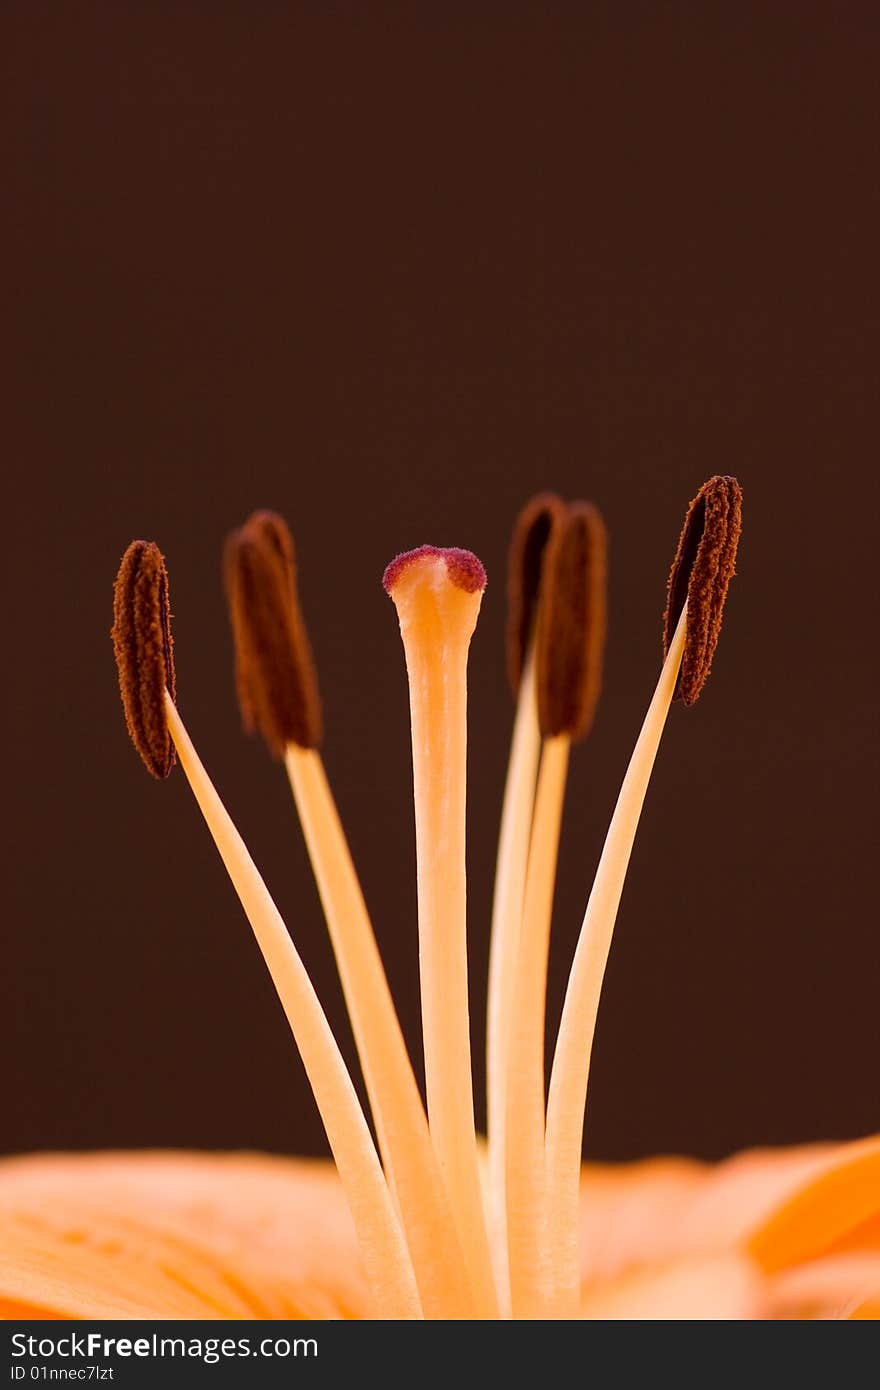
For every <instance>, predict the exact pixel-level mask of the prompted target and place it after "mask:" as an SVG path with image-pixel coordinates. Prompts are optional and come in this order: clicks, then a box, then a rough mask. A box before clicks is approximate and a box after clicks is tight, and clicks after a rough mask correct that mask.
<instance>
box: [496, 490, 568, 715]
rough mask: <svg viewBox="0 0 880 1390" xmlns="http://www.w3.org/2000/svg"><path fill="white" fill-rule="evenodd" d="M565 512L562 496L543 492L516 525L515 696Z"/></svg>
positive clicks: (510, 613)
mask: <svg viewBox="0 0 880 1390" xmlns="http://www.w3.org/2000/svg"><path fill="white" fill-rule="evenodd" d="M564 512H565V503H564V502H562V500H561V499H560V498H559V497H557V496H556V495H555V494H554V493H552V492H541V493H538V495H537V496H536V497H533V498H531V500H530V501H528V502H527V503H526V504H525V506H524V507H523V509H522V511H521V512H520V513H519V516H518V517H517V518H516V521H515V522H514V524H513V534H512V536H511V539H510V550H509V553H508V560H507V675H508V679H509V680H510V685H511V688H512V690H513V693H514V695H516V694H517V693H518V691H519V684H520V681H521V680H522V673H523V665H524V664H525V659H526V651H527V649H528V645H529V642H530V640H531V638H532V630H533V625H534V621H535V616H536V612H537V605H538V595H539V592H540V588H541V572H542V566H543V562H544V551H545V549H546V546H547V542H548V541H549V539H550V535H551V533H552V531H553V529H554V527H555V526H556V525H557V524H558V522H559V520H560V518H561V517H562V515H563V514H564Z"/></svg>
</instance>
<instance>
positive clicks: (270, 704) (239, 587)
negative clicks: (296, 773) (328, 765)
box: [224, 511, 323, 758]
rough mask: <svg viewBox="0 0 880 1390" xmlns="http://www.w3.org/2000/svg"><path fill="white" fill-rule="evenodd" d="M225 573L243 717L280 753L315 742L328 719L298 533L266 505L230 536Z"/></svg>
mask: <svg viewBox="0 0 880 1390" xmlns="http://www.w3.org/2000/svg"><path fill="white" fill-rule="evenodd" d="M224 578H225V583H226V596H227V600H228V603H229V616H230V622H231V626H232V635H233V642H234V645H235V672H236V687H237V690H238V700H239V706H240V709H241V716H242V723H243V724H244V727H245V728H246V729H247V731H248V732H253V731H254V730H257V731H258V732H259V733H260V734H262V736H263V738H264V739H265V741H266V744H267V746H268V748H269V750H270V752H271V753H272V754H273V756H275V757H277V758H280V757H282V756H283V754H284V750H285V748H286V746H287V744H288V743H296V744H298V745H299V746H300V747H301V748H315V747H317V746H318V745H319V744H320V742H321V737H322V733H323V721H322V715H321V698H320V694H319V691H318V678H317V673H316V671H315V665H314V661H313V658H312V650H311V645H310V643H309V639H308V633H307V632H306V626H305V622H304V620H303V617H302V613H301V611H300V606H299V600H298V597H297V591H296V566H295V561H294V549H293V541H292V539H291V535H290V532H289V530H288V528H287V525H286V523H285V521H284V519H283V518H282V517H280V516H279V515H278V514H277V513H275V512H268V511H260V512H254V514H253V515H252V516H251V517H250V518H249V519H248V521H246V522H245V524H244V526H242V527H241V528H240V529H239V530H237V531H234V532H233V534H232V535H231V536H230V537H229V538H228V540H227V542H226V549H225V552H224Z"/></svg>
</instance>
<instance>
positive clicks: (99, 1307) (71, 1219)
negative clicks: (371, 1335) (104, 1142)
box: [0, 1153, 370, 1318]
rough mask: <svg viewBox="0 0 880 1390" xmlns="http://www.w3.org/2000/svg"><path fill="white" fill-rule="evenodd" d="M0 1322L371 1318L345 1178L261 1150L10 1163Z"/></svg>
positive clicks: (5, 1172) (5, 1180)
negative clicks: (258, 1152)
mask: <svg viewBox="0 0 880 1390" xmlns="http://www.w3.org/2000/svg"><path fill="white" fill-rule="evenodd" d="M0 1229H2V1233H3V1238H2V1242H0V1314H2V1316H3V1317H5V1318H10V1317H35V1318H36V1317H40V1318H104V1317H114V1318H144V1317H158V1318H344V1317H369V1316H370V1299H369V1295H368V1292H367V1289H366V1286H365V1283H364V1279H363V1276H362V1273H361V1268H360V1260H359V1257H358V1251H357V1243H356V1240H355V1235H354V1230H353V1227H352V1224H351V1219H350V1216H349V1213H348V1208H347V1206H346V1203H345V1199H344V1196H343V1194H342V1190H341V1187H340V1185H339V1181H338V1178H337V1176H336V1171H335V1169H334V1168H333V1166H332V1165H331V1164H329V1163H318V1162H308V1161H303V1160H290V1159H280V1158H268V1157H264V1156H261V1155H251V1154H230V1155H213V1154H211V1155H208V1154H184V1153H161V1154H159V1153H156V1154H149V1153H146V1154H142V1153H124V1154H123V1153H119V1154H113V1153H107V1154H98V1155H46V1156H38V1157H33V1158H25V1159H6V1160H2V1161H0Z"/></svg>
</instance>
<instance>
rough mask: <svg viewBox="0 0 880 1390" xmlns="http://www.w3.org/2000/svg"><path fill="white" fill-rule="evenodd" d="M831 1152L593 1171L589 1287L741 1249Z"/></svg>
mask: <svg viewBox="0 0 880 1390" xmlns="http://www.w3.org/2000/svg"><path fill="white" fill-rule="evenodd" d="M832 1152H837V1150H836V1149H832V1148H831V1147H830V1146H828V1145H824V1146H822V1145H816V1146H809V1147H803V1148H792V1149H779V1150H770V1149H768V1150H759V1149H755V1150H752V1151H750V1152H746V1153H742V1154H737V1155H736V1156H735V1157H733V1158H729V1159H727V1160H726V1161H725V1162H723V1163H719V1164H714V1165H713V1164H707V1163H700V1162H697V1161H696V1160H693V1159H684V1158H653V1159H647V1160H644V1161H643V1162H640V1163H630V1164H624V1165H611V1164H609V1165H598V1164H587V1166H586V1167H585V1168H584V1170H583V1176H582V1181H581V1269H582V1274H583V1279H584V1281H585V1282H587V1283H589V1282H593V1281H595V1280H597V1279H613V1278H616V1277H618V1276H619V1275H620V1274H622V1273H623V1272H625V1271H627V1270H629V1269H633V1268H637V1267H639V1266H643V1265H647V1264H666V1263H668V1262H669V1261H670V1260H674V1259H679V1258H683V1257H691V1256H702V1255H707V1254H715V1253H718V1252H720V1251H724V1250H729V1249H732V1248H734V1247H737V1246H739V1245H741V1244H742V1242H743V1241H744V1240H745V1239H746V1238H747V1237H748V1236H749V1235H750V1234H751V1232H752V1231H753V1230H754V1228H755V1226H756V1225H757V1224H758V1223H759V1222H760V1221H762V1220H764V1218H765V1217H766V1216H767V1215H768V1214H769V1213H770V1212H772V1211H773V1210H774V1209H775V1208H776V1206H777V1205H778V1203H779V1202H780V1201H782V1200H783V1199H784V1198H785V1197H787V1196H788V1195H789V1194H790V1193H791V1192H792V1191H793V1190H795V1189H796V1188H797V1187H798V1185H799V1184H801V1183H803V1182H804V1181H806V1180H807V1179H808V1178H809V1177H810V1176H811V1175H812V1174H814V1173H815V1172H816V1171H817V1169H819V1168H820V1167H821V1165H822V1164H823V1163H824V1162H826V1161H827V1158H828V1156H829V1154H830V1153H832Z"/></svg>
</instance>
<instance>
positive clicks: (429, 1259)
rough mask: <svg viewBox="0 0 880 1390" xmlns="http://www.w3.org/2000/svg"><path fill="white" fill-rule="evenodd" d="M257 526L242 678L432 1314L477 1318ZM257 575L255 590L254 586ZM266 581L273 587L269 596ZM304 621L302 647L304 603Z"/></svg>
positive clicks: (234, 589) (239, 662) (236, 580)
mask: <svg viewBox="0 0 880 1390" xmlns="http://www.w3.org/2000/svg"><path fill="white" fill-rule="evenodd" d="M253 522H254V518H252V519H251V521H249V522H248V523H247V524H246V525H245V527H243V528H242V530H241V531H239V532H236V533H234V534H233V535H232V536H231V537H230V538H229V541H228V542H227V547H226V576H227V592H228V594H229V595H230V615H231V619H232V627H233V634H234V638H235V647H236V669H237V671H238V672H239V673H241V672H242V671H245V672H246V673H247V680H246V682H245V687H244V688H245V690H246V694H247V699H248V700H249V701H251V702H252V703H253V705H254V706H255V707H256V708H258V709H259V708H263V709H265V708H273V709H274V714H273V717H272V720H271V727H272V728H273V729H274V730H275V731H277V733H276V737H278V735H280V737H281V740H282V741H283V756H284V762H285V766H286V769H287V774H288V777H289V780H290V785H291V789H292V791H293V796H294V800H295V802H296V808H297V812H298V815H299V819H300V823H301V825H302V830H303V835H304V837H305V841H306V847H307V849H308V853H309V858H310V860H311V864H312V869H313V871H314V875H315V880H316V883H317V885H318V891H319V894H320V897H321V903H322V906H323V909H324V915H325V918H326V920H327V925H328V930H329V933H330V938H331V942H332V945H333V950H334V954H335V956H336V962H337V966H338V969H339V975H340V979H341V982H342V987H343V993H344V995H345V1001H346V1006H347V1008H348V1013H349V1016H350V1018H351V1023H352V1031H353V1033H354V1037H355V1043H356V1046H357V1050H358V1056H359V1058H360V1062H361V1067H362V1070H363V1074H364V1080H365V1083H366V1087H367V1094H368V1096H369V1099H370V1107H371V1110H372V1113H373V1118H374V1121H375V1125H376V1133H377V1136H378V1140H379V1149H380V1152H381V1154H382V1160H383V1164H384V1167H385V1171H386V1173H387V1175H388V1180H389V1183H390V1186H391V1190H392V1193H393V1194H394V1196H395V1199H396V1201H397V1205H398V1209H399V1211H400V1215H401V1220H402V1222H403V1226H404V1230H405V1231H406V1236H407V1241H408V1244H409V1248H410V1252H411V1254H412V1259H413V1266H414V1269H415V1272H416V1278H417V1280H418V1284H419V1291H420V1293H421V1297H422V1304H423V1306H424V1310H425V1315H426V1316H427V1317H429V1318H455V1319H462V1318H471V1317H473V1316H474V1302H473V1297H472V1294H471V1290H470V1286H469V1284H468V1281H467V1280H466V1279H462V1277H461V1265H462V1256H461V1247H460V1245H459V1241H458V1237H457V1233H456V1227H455V1223H454V1221H453V1220H452V1217H451V1209H450V1206H449V1202H448V1199H447V1196H446V1191H445V1187H444V1185H443V1181H442V1178H441V1175H440V1170H439V1167H438V1164H437V1159H436V1156H435V1154H434V1150H433V1147H432V1144H431V1137H430V1133H429V1130H428V1123H427V1119H426V1117H425V1111H424V1106H423V1105H422V1100H421V1096H420V1095H419V1090H418V1085H417V1083H416V1079H415V1076H414V1073H413V1069H412V1064H411V1062H410V1059H409V1055H408V1053H407V1050H406V1044H405V1042H404V1039H403V1034H402V1032H401V1028H400V1023H399V1021H398V1017H397V1012H396V1010H395V1007H394V1002H393V1000H392V998H391V992H390V990H389V988H388V981H387V978H386V975H385V970H384V968H383V965H382V960H381V957H380V954H379V949H378V946H377V943H376V938H375V935H374V932H373V928H372V924H371V922H370V918H369V914H368V912H367V907H366V903H365V902H364V897H363V893H362V891H361V886H360V883H359V881H358V877H357V872H356V870H355V867H354V863H353V861H352V857H351V852H350V850H349V847H348V844H347V841H346V838H345V832H344V830H343V828H342V824H341V821H340V819H339V814H338V811H337V809H336V805H335V802H334V799H333V794H332V792H331V790H330V785H329V783H328V780H327V775H326V772H325V769H324V766H323V762H322V759H321V757H320V754H319V752H318V751H317V749H316V748H314V747H312V746H310V745H306V746H303V745H302V743H301V741H300V740H299V739H297V738H295V737H284V731H285V730H287V729H289V728H290V727H291V716H290V714H289V713H287V712H285V711H284V709H283V708H281V707H280V705H279V704H278V692H280V691H283V690H285V689H286V690H287V691H288V692H290V691H296V690H300V689H303V688H310V689H313V690H314V692H315V701H317V678H316V676H315V674H314V672H305V673H303V672H300V671H298V670H297V669H296V668H297V667H298V666H299V665H300V663H301V662H302V661H303V660H304V659H307V660H308V661H309V662H310V656H308V657H306V656H304V654H307V653H308V652H309V648H308V645H307V643H306V642H305V641H303V640H300V641H299V642H297V643H296V644H295V645H294V644H292V643H289V642H288V643H285V641H284V636H285V633H289V632H290V631H291V629H292V624H291V622H290V621H289V618H288V617H287V614H286V608H287V606H288V605H289V604H290V603H291V602H296V599H295V591H294V589H293V586H292V575H289V577H288V582H287V583H286V584H284V585H278V584H277V583H276V582H275V579H274V577H273V551H275V549H276V548H277V538H278V537H279V536H281V538H282V540H283V546H282V552H283V553H284V554H292V552H293V546H292V542H291V540H290V535H289V532H288V531H287V527H286V525H285V523H284V522H283V521H282V519H281V518H280V517H277V516H273V527H272V532H271V536H267V538H266V541H265V543H264V542H261V538H260V537H259V535H257V536H256V537H255V536H254V526H253ZM264 544H268V545H271V547H272V549H271V550H270V551H269V553H268V554H264V555H262V556H261V557H260V559H259V562H258V563H257V564H256V565H255V564H254V559H253V550H254V547H255V546H256V547H257V549H260V548H261V545H264ZM254 575H255V576H257V582H256V585H253V584H251V585H250V587H246V581H249V580H250V578H251V576H254ZM261 579H265V580H266V584H265V587H261ZM297 619H298V623H299V625H300V629H301V633H302V637H303V638H304V637H305V627H304V624H303V623H302V619H301V617H300V616H299V608H298V604H297ZM263 634H265V636H263ZM278 663H283V664H284V665H285V666H287V667H291V668H294V669H292V670H290V671H289V673H288V674H287V675H286V676H284V677H278V676H276V675H274V674H273V670H272V666H273V664H278ZM241 689H242V682H241V677H240V674H239V690H240V692H241ZM246 708H247V706H246V707H245V709H243V711H242V712H243V714H245V712H246Z"/></svg>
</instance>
